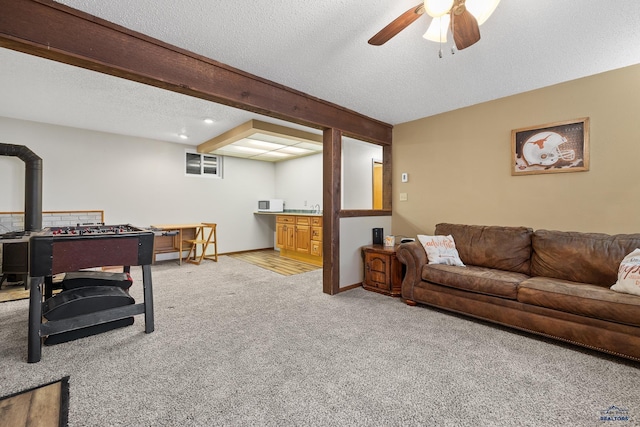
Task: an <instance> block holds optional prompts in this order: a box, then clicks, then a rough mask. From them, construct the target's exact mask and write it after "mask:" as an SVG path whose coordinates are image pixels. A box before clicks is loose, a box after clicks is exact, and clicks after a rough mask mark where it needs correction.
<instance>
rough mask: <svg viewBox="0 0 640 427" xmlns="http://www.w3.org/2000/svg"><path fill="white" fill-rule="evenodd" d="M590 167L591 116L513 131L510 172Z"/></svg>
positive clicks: (526, 172)
mask: <svg viewBox="0 0 640 427" xmlns="http://www.w3.org/2000/svg"><path fill="white" fill-rule="evenodd" d="M588 170H589V118H588V117H585V118H582V119H575V120H567V121H564V122H555V123H548V124H545V125H538V126H532V127H527V128H522V129H514V130H512V131H511V175H514V176H515V175H533V174H541V173H563V172H584V171H588Z"/></svg>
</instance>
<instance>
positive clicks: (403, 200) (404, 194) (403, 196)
mask: <svg viewBox="0 0 640 427" xmlns="http://www.w3.org/2000/svg"><path fill="white" fill-rule="evenodd" d="M407 200H409V198H408V196H407V193H400V201H401V202H406V201H407Z"/></svg>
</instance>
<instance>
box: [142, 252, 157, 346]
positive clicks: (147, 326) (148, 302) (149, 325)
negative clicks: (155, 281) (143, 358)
mask: <svg viewBox="0 0 640 427" xmlns="http://www.w3.org/2000/svg"><path fill="white" fill-rule="evenodd" d="M142 286H143V287H144V331H145V332H146V333H147V334H150V333H151V332H153V330H154V329H155V326H154V323H153V287H152V284H151V265H150V264H147V265H143V266H142Z"/></svg>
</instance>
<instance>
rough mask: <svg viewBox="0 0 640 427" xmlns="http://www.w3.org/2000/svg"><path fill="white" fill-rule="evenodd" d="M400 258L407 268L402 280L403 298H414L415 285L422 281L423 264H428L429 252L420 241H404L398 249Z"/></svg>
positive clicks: (411, 299) (397, 254)
mask: <svg viewBox="0 0 640 427" xmlns="http://www.w3.org/2000/svg"><path fill="white" fill-rule="evenodd" d="M396 256H397V258H398V260H399V261H400V262H401V263H403V264H404V265H405V266H406V267H407V269H406V272H405V275H404V279H403V280H402V298H404V299H405V300H410V301H415V300H414V299H413V287H414V286H415V285H417V284H418V283H420V282H421V281H422V266H423V265H425V264H427V262H428V260H427V253H426V252H425V251H424V248H423V247H422V245H421V244H420V242H410V243H403V244H401V245H400V246H398V249H397V250H396Z"/></svg>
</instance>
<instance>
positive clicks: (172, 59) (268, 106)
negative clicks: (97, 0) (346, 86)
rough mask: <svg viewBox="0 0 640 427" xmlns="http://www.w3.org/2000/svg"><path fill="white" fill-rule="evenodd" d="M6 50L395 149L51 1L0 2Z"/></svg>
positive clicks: (323, 109) (359, 121)
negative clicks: (337, 130)
mask: <svg viewBox="0 0 640 427" xmlns="http://www.w3.org/2000/svg"><path fill="white" fill-rule="evenodd" d="M0 10H1V11H2V13H0V46H1V47H5V48H8V49H12V50H17V51H20V52H24V53H28V54H31V55H37V56H40V57H43V58H47V59H51V60H54V61H58V62H62V63H65V64H70V65H74V66H79V67H82V68H86V69H90V70H94V71H98V72H101V73H105V74H109V75H112V76H117V77H121V78H124V79H128V80H133V81H137V82H140V83H145V84H148V85H151V86H155V87H159V88H162V89H166V90H170V91H173V92H178V93H182V94H185V95H190V96H194V97H197V98H201V99H206V100H209V101H213V102H217V103H220V104H224V105H228V106H231V107H236V108H240V109H243V110H248V111H252V112H255V113H259V114H263V115H266V116H270V117H274V118H277V119H282V120H287V121H291V122H294V123H298V124H301V125H305V126H310V127H314V128H318V129H323V130H324V129H328V128H334V129H340V130H341V131H342V132H343V133H344V135H346V136H350V137H353V138H356V139H360V140H364V141H368V142H372V143H375V144H380V145H390V144H391V138H392V126H391V125H389V124H386V123H383V122H380V121H378V120H374V119H372V118H369V117H366V116H364V115H362V114H359V113H356V112H354V111H351V110H349V109H346V108H343V107H341V106H339V105H336V104H332V103H330V102H327V101H324V100H321V99H318V98H315V97H312V96H310V95H308V94H305V93H303V92H300V91H297V90H294V89H291V88H289V87H286V86H283V85H280V84H278V83H275V82H272V81H269V80H266V79H263V78H260V77H258V76H255V75H252V74H249V73H246V72H244V71H241V70H238V69H235V68H233V67H230V66H228V65H225V64H222V63H219V62H217V61H214V60H212V59H209V58H206V57H204V56H201V55H197V54H195V53H193V52H189V51H187V50H184V49H181V48H178V47H176V46H172V45H169V44H167V43H164V42H162V41H160V40H156V39H154V38H151V37H148V36H145V35H144V34H140V33H137V32H135V31H132V30H130V29H127V28H124V27H121V26H119V25H116V24H114V23H111V22H108V21H105V20H103V19H100V18H97V17H95V16H92V15H89V14H87V13H84V12H81V11H79V10H76V9H73V8H70V7H68V6H65V5H62V4H59V3H55V2H53V1H50V0H0Z"/></svg>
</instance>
